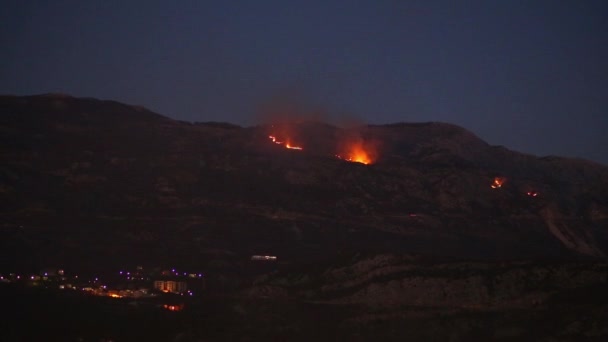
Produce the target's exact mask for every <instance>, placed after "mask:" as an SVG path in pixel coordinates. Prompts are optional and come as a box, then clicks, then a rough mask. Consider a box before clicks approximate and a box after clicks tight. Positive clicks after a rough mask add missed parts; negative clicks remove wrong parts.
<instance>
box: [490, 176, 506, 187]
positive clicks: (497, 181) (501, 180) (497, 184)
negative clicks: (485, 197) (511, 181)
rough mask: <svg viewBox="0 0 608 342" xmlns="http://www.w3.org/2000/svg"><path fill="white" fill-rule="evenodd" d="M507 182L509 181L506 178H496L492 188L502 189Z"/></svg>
mask: <svg viewBox="0 0 608 342" xmlns="http://www.w3.org/2000/svg"><path fill="white" fill-rule="evenodd" d="M506 181H507V179H506V178H503V177H496V178H494V183H492V185H491V187H492V189H498V188H501V187H502V185H503V184H505V182H506Z"/></svg>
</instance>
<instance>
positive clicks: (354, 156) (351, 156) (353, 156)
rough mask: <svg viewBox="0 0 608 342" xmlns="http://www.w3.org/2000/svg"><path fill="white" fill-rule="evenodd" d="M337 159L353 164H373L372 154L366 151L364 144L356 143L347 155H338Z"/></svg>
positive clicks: (350, 147)
mask: <svg viewBox="0 0 608 342" xmlns="http://www.w3.org/2000/svg"><path fill="white" fill-rule="evenodd" d="M336 157H338V158H340V159H342V160H346V161H349V162H353V163H361V164H365V165H369V164H371V163H372V162H373V160H372V158H371V156H370V153H369V152H368V151H366V150H365V148H364V147H363V144H362V143H360V142H359V143H355V144H353V145H351V146H349V151H348V153H347V154H345V155H339V154H337V155H336Z"/></svg>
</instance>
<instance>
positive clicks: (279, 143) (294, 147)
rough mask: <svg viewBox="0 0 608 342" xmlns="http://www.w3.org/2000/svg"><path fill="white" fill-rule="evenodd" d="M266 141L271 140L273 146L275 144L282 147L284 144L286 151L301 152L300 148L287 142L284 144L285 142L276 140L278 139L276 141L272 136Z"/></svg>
mask: <svg viewBox="0 0 608 342" xmlns="http://www.w3.org/2000/svg"><path fill="white" fill-rule="evenodd" d="M268 139H270V140H271V141H272V142H273V143H275V144H277V145H283V144H284V145H285V148H288V149H290V150H302V147H301V146H295V145H292V144H290V143H289V142H288V143H285V142H283V141H280V140H278V139H277V137H276V136H274V135H269V136H268Z"/></svg>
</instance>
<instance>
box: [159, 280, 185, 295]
mask: <svg viewBox="0 0 608 342" xmlns="http://www.w3.org/2000/svg"><path fill="white" fill-rule="evenodd" d="M154 288H155V289H157V290H160V291H163V292H172V293H182V292H186V290H187V289H188V285H187V284H186V282H185V281H175V280H155V281H154Z"/></svg>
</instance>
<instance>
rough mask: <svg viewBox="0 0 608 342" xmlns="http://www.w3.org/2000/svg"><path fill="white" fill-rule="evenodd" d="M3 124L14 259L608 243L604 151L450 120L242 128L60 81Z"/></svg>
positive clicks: (551, 253)
mask: <svg viewBox="0 0 608 342" xmlns="http://www.w3.org/2000/svg"><path fill="white" fill-rule="evenodd" d="M270 136H272V137H274V142H273V139H271V138H270ZM0 141H1V144H0V153H1V155H2V157H1V160H2V163H1V164H0V216H1V218H2V221H1V223H0V224H1V225H2V227H0V229H1V233H0V234H1V236H0V240H1V241H2V242H1V248H2V249H1V250H2V252H0V253H1V258H2V261H1V262H2V266H3V267H4V268H10V267H38V266H40V265H48V264H62V265H74V267H76V266H78V265H90V264H91V263H94V264H96V265H99V266H100V267H102V266H104V267H105V266H107V267H110V266H115V265H120V264H122V263H125V260H127V261H128V262H130V263H133V264H136V263H148V264H157V263H172V262H180V263H182V264H195V265H199V264H203V265H212V264H214V263H216V264H217V263H218V262H220V261H223V260H224V261H225V260H232V259H239V260H240V259H243V260H244V259H246V258H248V256H250V255H251V254H272V255H277V256H279V258H280V260H283V261H286V262H297V261H303V260H314V259H323V258H331V257H334V256H337V255H342V254H344V253H354V252H372V253H413V254H418V255H427V256H431V257H445V258H459V259H484V260H485V259H487V260H490V259H493V260H495V259H524V258H539V259H552V258H553V259H555V258H557V259H559V258H564V259H568V258H600V259H604V258H606V255H607V254H608V168H607V167H605V166H602V165H599V164H596V163H592V162H589V161H583V160H575V159H568V158H559V157H542V158H539V157H535V156H531V155H527V154H522V153H518V152H514V151H510V150H508V149H506V148H503V147H497V146H491V145H488V144H487V143H486V142H484V141H483V140H481V139H479V138H478V137H476V136H475V135H474V134H472V133H471V132H469V131H467V130H465V129H463V128H461V127H458V126H454V125H451V124H446V123H397V124H391V125H373V126H363V127H356V128H347V129H346V128H338V127H334V126H331V125H328V124H325V123H319V122H297V123H291V124H290V123H281V124H272V123H269V124H267V125H260V126H255V127H239V126H235V125H231V124H226V123H188V122H182V121H176V120H172V119H169V118H166V117H163V116H161V115H159V114H156V113H153V112H151V111H149V110H147V109H145V108H142V107H137V106H130V105H125V104H121V103H118V102H114V101H100V100H96V99H81V98H73V97H69V96H66V95H57V94H50V95H40V96H26V97H15V96H1V97H0ZM287 144H290V146H291V147H299V148H302V149H301V150H300V149H288V148H286V145H287ZM361 158H365V159H361ZM349 159H350V160H360V161H363V160H365V161H366V162H370V163H369V164H368V165H365V164H362V163H357V162H352V161H348V160H349ZM503 181H504V183H501V182H503ZM495 182H497V183H495ZM492 185H494V186H495V188H493V187H492Z"/></svg>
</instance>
